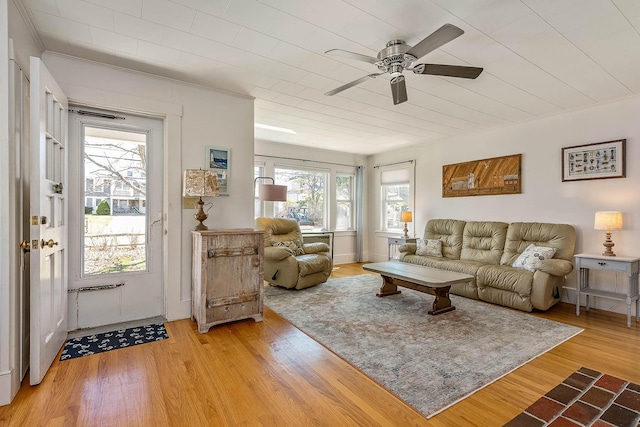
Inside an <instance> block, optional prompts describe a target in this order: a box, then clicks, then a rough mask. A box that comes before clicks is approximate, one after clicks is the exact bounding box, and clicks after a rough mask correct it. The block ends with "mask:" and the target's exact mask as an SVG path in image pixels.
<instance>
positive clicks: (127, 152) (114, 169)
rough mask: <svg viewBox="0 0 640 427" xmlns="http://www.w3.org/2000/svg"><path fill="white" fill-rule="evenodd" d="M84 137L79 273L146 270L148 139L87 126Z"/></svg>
mask: <svg viewBox="0 0 640 427" xmlns="http://www.w3.org/2000/svg"><path fill="white" fill-rule="evenodd" d="M84 135H85V139H84V147H83V148H84V176H85V183H86V185H85V194H84V198H85V200H86V202H87V204H86V205H85V207H84V215H85V234H84V237H83V238H84V251H83V262H82V274H83V275H95V274H109V273H120V272H124V271H146V270H147V250H146V247H147V245H146V242H147V216H146V203H145V202H146V188H147V181H146V178H145V177H146V168H147V162H146V159H147V152H146V151H147V135H146V134H143V133H137V132H130V131H120V130H111V129H102V128H96V127H89V126H85V128H84ZM94 203H95V205H94ZM93 206H95V207H93Z"/></svg>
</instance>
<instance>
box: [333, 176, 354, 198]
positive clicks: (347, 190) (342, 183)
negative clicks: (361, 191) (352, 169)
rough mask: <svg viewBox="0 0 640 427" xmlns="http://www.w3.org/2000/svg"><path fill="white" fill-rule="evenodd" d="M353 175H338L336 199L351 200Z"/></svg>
mask: <svg viewBox="0 0 640 427" xmlns="http://www.w3.org/2000/svg"><path fill="white" fill-rule="evenodd" d="M352 183H353V176H351V175H338V176H336V199H337V200H351V199H352V193H351V188H352Z"/></svg>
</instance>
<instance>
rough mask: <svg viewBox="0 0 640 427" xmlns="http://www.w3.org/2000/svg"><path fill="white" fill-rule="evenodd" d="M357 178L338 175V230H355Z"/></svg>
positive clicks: (349, 175)
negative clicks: (354, 208)
mask: <svg viewBox="0 0 640 427" xmlns="http://www.w3.org/2000/svg"><path fill="white" fill-rule="evenodd" d="M354 182H355V176H354V175H351V174H337V175H336V230H353V228H354V227H353V216H354V215H353V207H354V205H355V203H354V185H353V184H354Z"/></svg>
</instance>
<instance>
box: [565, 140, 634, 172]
mask: <svg viewBox="0 0 640 427" xmlns="http://www.w3.org/2000/svg"><path fill="white" fill-rule="evenodd" d="M626 143H627V140H626V139H617V140H615V141H606V142H597V143H594V144H585V145H575V146H573V147H565V148H563V149H562V181H581V180H585V179H605V178H624V177H625V176H626V160H625V146H626Z"/></svg>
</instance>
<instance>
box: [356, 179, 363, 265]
mask: <svg viewBox="0 0 640 427" xmlns="http://www.w3.org/2000/svg"><path fill="white" fill-rule="evenodd" d="M363 236H364V166H358V167H357V169H356V262H362V246H363Z"/></svg>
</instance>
